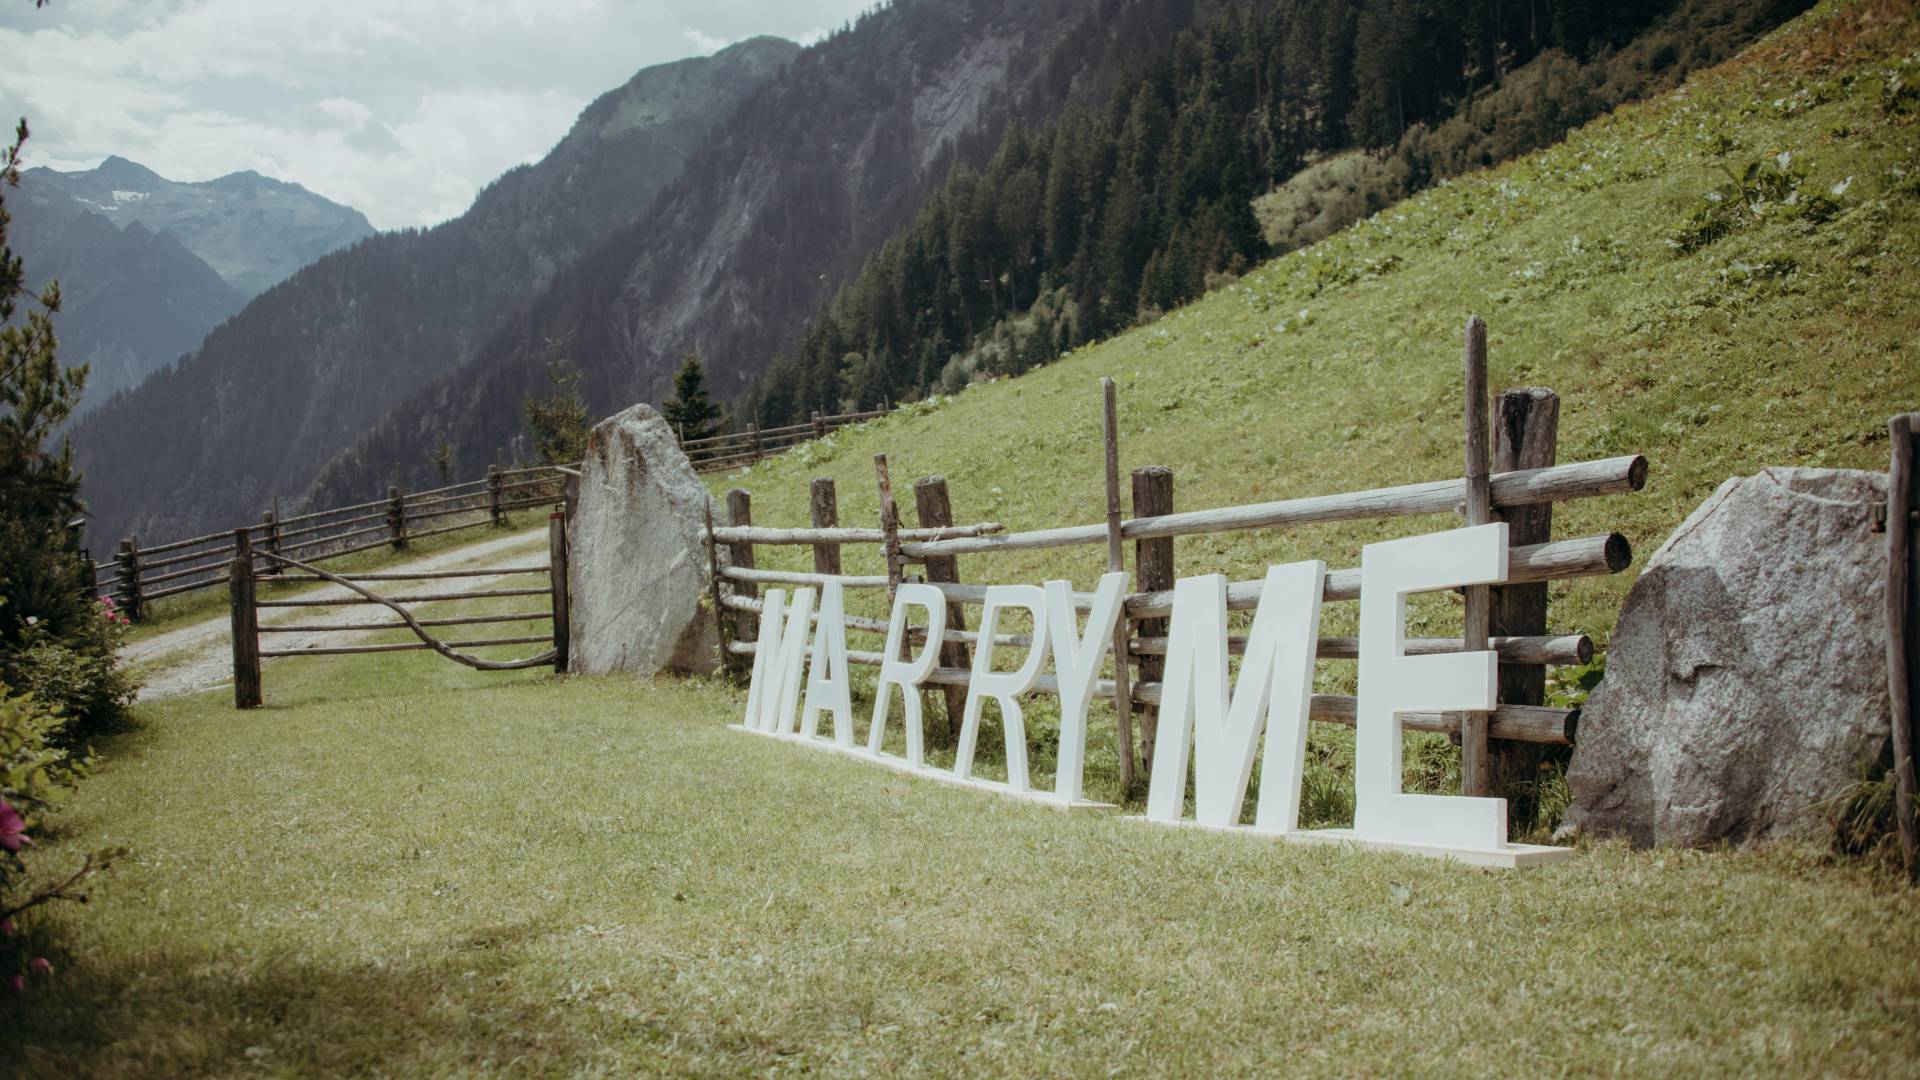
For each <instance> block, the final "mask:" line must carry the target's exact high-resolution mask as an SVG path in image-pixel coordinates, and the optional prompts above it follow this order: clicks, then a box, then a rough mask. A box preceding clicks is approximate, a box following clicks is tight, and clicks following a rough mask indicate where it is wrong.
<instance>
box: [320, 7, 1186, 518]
mask: <svg viewBox="0 0 1920 1080" xmlns="http://www.w3.org/2000/svg"><path fill="white" fill-rule="evenodd" d="M1217 6H1218V4H1217V3H1213V2H1210V0H1033V2H1029V3H1011V2H1008V0H898V2H896V3H893V4H892V5H890V6H886V7H879V8H876V9H875V10H873V11H871V12H869V13H868V14H866V15H864V16H862V17H861V18H860V19H859V20H858V21H857V22H856V23H855V24H854V25H853V26H852V27H851V28H850V29H849V30H847V31H845V32H842V33H840V34H836V35H835V36H834V37H832V38H829V39H828V40H827V41H825V42H823V43H821V44H820V45H818V46H815V47H813V48H811V49H808V50H807V51H806V52H804V53H802V54H801V56H800V58H799V59H798V60H796V61H795V62H794V64H793V65H792V67H790V68H789V69H788V70H787V71H786V72H785V73H784V74H783V75H782V76H781V77H780V78H778V79H776V80H774V81H772V82H770V83H768V84H767V85H766V86H765V87H763V88H762V89H761V90H759V91H758V92H757V93H755V94H754V95H753V97H752V98H751V99H750V100H748V101H747V102H746V103H745V104H744V105H743V106H742V107H741V108H740V109H739V110H738V111H737V112H735V113H734V114H733V116H732V117H731V118H730V119H729V120H728V121H727V123H725V124H723V125H721V126H720V127H719V128H718V129H716V131H715V132H714V134H713V137H712V139H711V140H710V141H709V142H708V144H707V145H706V146H705V147H703V148H702V150H701V151H700V153H699V154H698V155H696V156H695V158H694V159H693V161H692V162H691V163H690V164H689V165H688V167H687V169H686V172H685V174H684V175H683V176H682V177H681V179H680V180H679V182H677V183H676V184H675V185H674V186H673V187H672V188H671V189H670V190H669V191H668V192H667V193H666V194H665V195H663V197H662V198H661V200H660V202H659V204H658V205H657V206H656V207H655V208H654V209H653V211H652V212H651V213H650V214H648V215H647V216H646V217H645V218H644V219H643V220H640V221H638V222H636V223H634V224H633V225H631V226H630V227H628V228H626V229H624V230H621V231H619V232H617V233H615V234H614V235H613V236H612V237H611V238H610V239H609V240H608V241H607V242H606V243H605V244H604V245H603V246H602V247H600V248H599V249H598V250H596V251H594V252H593V253H592V254H590V255H588V256H587V257H586V258H583V259H581V260H580V261H579V262H578V263H576V264H575V265H573V266H571V267H569V268H568V269H567V270H565V271H563V272H562V273H561V274H559V275H558V276H556V277H555V279H554V280H553V281H552V282H551V283H550V284H549V285H548V286H547V287H546V288H545V289H544V290H541V291H539V292H537V293H536V294H535V295H534V296H533V298H532V299H531V300H530V302H529V303H528V304H527V305H526V306H525V307H524V308H522V309H521V310H519V311H517V312H516V313H515V314H514V315H513V316H512V317H511V319H510V320H509V321H508V322H507V324H506V325H505V326H503V327H502V328H501V329H500V330H499V331H498V332H497V333H495V334H494V335H493V336H492V337H491V339H490V340H488V341H487V342H486V343H485V345H484V346H483V347H482V348H481V349H480V350H479V351H478V354H477V356H476V359H475V360H474V362H473V363H472V364H471V365H469V366H468V367H467V368H465V369H463V370H460V371H456V372H453V373H451V374H448V375H446V376H445V377H444V378H442V379H440V380H439V381H438V382H437V383H435V384H434V385H433V386H432V387H430V388H428V389H427V390H425V391H423V392H422V393H421V394H420V395H418V396H417V397H416V398H415V399H413V400H410V401H408V402H407V403H406V404H404V405H402V406H401V407H399V408H397V409H395V410H393V411H392V413H390V414H389V415H388V416H387V418H386V419H385V420H383V421H382V422H381V424H380V425H379V426H378V427H377V428H375V429H374V430H373V431H372V432H371V433H369V434H368V435H367V437H365V438H363V439H361V440H359V441H358V442H357V443H355V444H354V445H353V447H352V448H351V449H350V450H349V451H348V452H346V453H345V454H343V455H342V456H341V457H340V458H339V460H337V461H335V462H334V463H333V464H332V465H331V466H330V467H329V468H328V470H327V472H326V475H325V476H324V477H322V478H321V480H320V482H319V483H318V484H317V485H316V487H315V489H314V492H313V496H312V497H313V499H314V501H315V502H328V501H336V500H340V499H349V498H353V497H356V496H357V495H358V494H359V493H361V492H364V491H366V490H367V489H368V488H369V487H370V486H378V485H380V484H383V483H385V481H386V478H387V477H389V476H391V475H392V474H393V471H394V469H395V468H396V466H397V467H398V468H399V469H400V471H401V475H402V476H403V477H408V478H415V479H421V480H424V479H425V477H426V476H428V475H429V466H428V464H427V453H428V451H429V449H430V448H431V447H433V446H434V445H435V444H436V443H437V442H438V441H439V440H440V439H441V438H443V437H444V438H446V439H448V440H450V441H451V442H452V443H453V444H454V445H455V446H456V447H457V448H458V454H459V457H460V459H461V460H462V461H468V462H474V461H489V460H492V459H493V457H494V455H495V454H496V453H498V452H499V451H500V450H501V448H503V447H509V446H511V445H512V444H513V442H514V440H515V439H516V437H518V436H519V435H520V433H521V432H522V431H524V429H525V422H524V420H523V419H522V416H521V411H520V405H521V401H522V399H523V398H524V396H525V395H527V394H529V393H537V392H541V391H542V390H543V388H544V383H545V364H544V361H545V359H546V357H547V356H548V354H549V352H550V346H549V342H552V341H558V340H564V341H565V346H564V349H563V351H564V353H565V355H567V356H569V357H571V358H572V359H573V360H574V361H575V362H576V363H578V365H579V366H580V368H581V369H582V371H583V373H584V376H585V378H584V383H583V386H584V390H585V392H586V395H587V399H588V402H589V404H590V405H591V406H592V409H593V411H594V412H595V413H606V412H609V411H611V410H613V409H616V408H620V407H624V406H625V405H627V404H630V403H632V402H634V401H643V400H651V401H658V400H659V399H660V398H661V397H662V396H664V395H665V394H666V393H667V392H668V384H669V381H670V379H671V377H672V374H673V371H674V369H675V368H677V367H678V366H679V363H680V359H681V355H682V354H683V353H684V352H686V351H688V350H698V351H700V352H701V353H702V354H703V355H705V356H706V357H707V359H708V372H709V375H710V378H712V380H713V382H714V386H715V389H716V391H717V393H718V394H719V395H721V396H732V395H735V394H737V393H738V392H739V391H741V390H742V389H743V388H744V387H745V386H746V385H747V382H748V380H749V379H750V378H751V377H752V376H753V375H755V374H757V373H758V372H759V371H760V370H762V369H763V368H764V367H765V366H766V364H767V362H768V361H769V360H771V359H772V358H773V357H774V356H776V355H778V354H779V352H780V351H781V350H782V349H783V348H785V347H786V346H787V345H788V344H789V343H790V342H791V341H793V340H794V339H795V337H796V335H797V334H798V333H799V332H800V330H801V328H802V326H803V324H804V320H805V318H806V316H807V314H808V313H809V312H811V311H813V310H814V309H815V308H816V307H817V306H818V305H819V304H821V303H822V302H824V301H825V300H826V299H827V298H828V297H830V296H831V295H832V294H833V291H834V290H835V289H837V288H838V287H839V286H840V285H841V284H842V283H843V282H844V281H845V280H846V279H847V278H848V276H850V275H851V274H852V273H853V272H854V271H856V270H857V269H858V268H859V266H860V264H861V262H862V260H864V259H865V258H866V257H867V256H868V255H869V254H870V253H871V252H872V251H873V250H874V249H875V248H876V247H878V245H879V244H880V242H881V241H882V240H884V239H885V237H886V236H887V235H888V234H889V233H891V232H892V231H894V230H895V229H897V228H898V227H900V226H901V225H902V224H904V223H906V222H907V221H909V220H911V219H912V216H913V214H914V213H915V212H916V211H917V210H918V208H919V207H920V205H921V203H922V201H923V200H924V198H925V197H926V194H927V193H928V192H929V191H931V190H932V189H933V188H934V187H935V186H937V185H938V184H939V183H940V182H941V181H942V180H944V179H945V177H946V176H947V174H948V172H949V171H950V167H951V165H952V163H954V162H956V161H959V162H972V163H974V164H975V165H978V164H980V163H982V162H984V161H985V160H986V158H987V157H988V156H989V155H990V154H991V153H992V149H993V146H994V145H995V144H996V143H997V142H998V141H999V139H1000V136H1001V132H1002V131H1003V130H1004V129H1005V128H1006V126H1007V124H1008V123H1009V121H1010V120H1012V119H1014V118H1021V119H1024V120H1026V121H1027V122H1030V123H1031V122H1039V121H1041V120H1044V119H1045V118H1046V117H1048V116H1051V115H1053V114H1054V113H1056V112H1057V111H1058V110H1059V109H1060V108H1061V107H1062V105H1064V103H1065V102H1066V101H1067V100H1068V99H1069V98H1070V97H1075V96H1079V97H1084V98H1086V99H1089V100H1100V99H1101V98H1102V97H1103V96H1104V94H1105V92H1106V91H1107V89H1108V87H1109V86H1110V85H1111V84H1112V82H1113V81H1114V80H1115V79H1117V78H1118V77H1119V74H1120V72H1121V70H1122V68H1123V67H1124V66H1125V65H1126V64H1127V63H1128V62H1129V61H1130V60H1132V59H1136V58H1139V57H1142V56H1145V55H1148V54H1150V53H1152V52H1154V51H1157V50H1159V49H1161V48H1163V47H1164V46H1165V43H1166V42H1167V41H1169V40H1171V38H1172V37H1173V35H1174V34H1176V33H1177V32H1178V31H1179V30H1180V29H1181V28H1183V27H1185V26H1187V25H1189V24H1190V23H1191V22H1192V20H1193V19H1194V17H1195V16H1196V12H1199V13H1205V12H1207V11H1210V10H1212V9H1214V8H1216V7H1217Z"/></svg>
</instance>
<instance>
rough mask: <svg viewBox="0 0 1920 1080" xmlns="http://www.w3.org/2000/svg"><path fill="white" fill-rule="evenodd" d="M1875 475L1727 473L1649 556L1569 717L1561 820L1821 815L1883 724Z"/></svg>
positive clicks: (1758, 820)
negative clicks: (1582, 701) (1569, 795)
mask: <svg viewBox="0 0 1920 1080" xmlns="http://www.w3.org/2000/svg"><path fill="white" fill-rule="evenodd" d="M1885 499H1886V477H1885V476H1884V475H1882V474H1880V473H1871V472H1856V471H1852V470H1841V469H1785V468H1782V469H1767V470H1765V471H1763V472H1761V473H1760V474H1759V475H1758V476H1749V477H1735V478H1734V479H1731V480H1728V481H1727V482H1726V483H1725V484H1722V485H1721V486H1720V490H1718V491H1716V492H1714V494H1713V496H1712V497H1711V498H1709V499H1708V500H1707V501H1706V502H1704V503H1702V504H1701V505H1700V508H1699V509H1697V510H1695V511H1694V512H1693V514H1692V515H1691V516H1690V517H1688V518H1687V520H1686V522H1685V523H1684V524H1683V525H1681V526H1680V528H1679V529H1678V530H1677V531H1675V532H1674V534H1673V536H1672V537H1670V538H1669V539H1668V540H1667V542H1666V543H1665V544H1664V545H1662V546H1661V548H1660V550H1659V551H1657V552H1655V553H1654V555H1653V558H1652V559H1650V560H1648V562H1647V567H1646V570H1645V572H1644V573H1642V574H1641V576H1640V580H1639V581H1638V582H1637V583H1636V584H1635V585H1634V587H1633V591H1632V592H1631V593H1629V594H1628V596H1627V602H1626V605H1625V607H1624V608H1623V609H1622V610H1621V612H1620V622H1619V625H1618V627H1617V628H1616V629H1615V631H1614V636H1613V644H1612V649H1611V651H1610V653H1609V655H1608V658H1607V677H1606V679H1605V680H1604V681H1602V682H1601V684H1600V685H1599V687H1597V688H1596V689H1595V690H1594V694H1593V697H1592V700H1590V701H1589V702H1588V704H1587V708H1586V710H1585V712H1584V713H1583V714H1582V715H1581V718H1580V730H1579V737H1578V739H1577V741H1576V744H1575V746H1574V751H1573V761H1572V764H1571V765H1570V767H1569V768H1568V771H1567V784H1568V786H1569V787H1570V788H1571V789H1572V792H1573V805H1572V806H1571V807H1570V808H1569V810H1568V813H1567V824H1568V825H1569V826H1570V827H1572V828H1574V829H1580V830H1586V831H1590V832H1594V833H1599V834H1609V835H1620V836H1625V837H1627V838H1629V839H1630V840H1632V841H1633V842H1634V843H1635V844H1639V845H1648V844H1676V845H1704V844H1712V843H1715V842H1719V841H1723V840H1724V841H1733V842H1744V841H1755V840H1766V839H1772V838H1778V837H1783V836H1788V835H1794V834H1797V833H1801V832H1802V831H1803V830H1808V831H1810V830H1812V829H1814V828H1817V825H1818V821H1819V818H1820V808H1819V806H1818V804H1820V803H1822V802H1823V801H1826V800H1830V799H1831V798H1833V796H1834V795H1835V794H1836V793H1838V792H1839V791H1840V790H1841V789H1842V788H1843V787H1844V786H1845V785H1846V784H1847V783H1849V782H1850V781H1853V780H1856V779H1858V778H1859V776H1860V770H1861V765H1862V763H1863V762H1864V761H1866V760H1868V759H1871V758H1873V757H1875V756H1876V755H1878V754H1879V753H1880V752H1881V749H1882V747H1884V746H1885V744H1886V740H1887V733H1888V731H1889V725H1890V720H1889V710H1888V704H1887V668H1886V662H1887V653H1886V626H1885V619H1886V608H1885V600H1884V597H1885V594H1886V572H1887V570H1886V544H1885V538H1884V537H1883V536H1880V535H1877V534H1875V533H1874V532H1873V530H1872V516H1871V510H1872V506H1873V504H1874V503H1884V502H1885Z"/></svg>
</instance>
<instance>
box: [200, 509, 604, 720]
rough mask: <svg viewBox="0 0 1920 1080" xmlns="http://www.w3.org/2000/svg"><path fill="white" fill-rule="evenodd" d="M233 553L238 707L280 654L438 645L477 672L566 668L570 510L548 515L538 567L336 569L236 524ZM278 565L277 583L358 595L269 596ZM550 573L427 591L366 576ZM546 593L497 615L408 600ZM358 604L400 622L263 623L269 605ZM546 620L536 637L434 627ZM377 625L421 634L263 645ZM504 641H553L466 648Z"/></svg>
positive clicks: (258, 699)
mask: <svg viewBox="0 0 1920 1080" xmlns="http://www.w3.org/2000/svg"><path fill="white" fill-rule="evenodd" d="M233 543H234V557H233V562H232V565H231V567H230V570H229V574H228V578H229V587H230V589H231V597H232V615H233V704H234V707H235V708H239V709H254V708H258V707H260V705H261V704H262V692H261V665H262V663H263V662H264V661H266V660H268V659H272V658H276V657H289V656H357V655H361V654H366V653H389V652H410V651H414V650H421V649H431V650H433V651H434V652H437V653H439V654H440V655H441V656H444V657H446V658H447V659H448V660H451V661H453V662H454V663H456V664H463V665H465V666H467V667H470V668H473V669H475V670H477V671H516V670H520V669H523V668H534V667H544V666H546V665H548V664H551V665H553V669H554V670H555V671H561V672H564V671H565V670H566V669H567V616H568V608H567V599H568V598H567V530H566V518H565V515H564V514H562V513H561V512H559V511H555V512H554V513H553V514H552V515H550V517H549V518H548V522H547V553H548V557H547V562H546V563H545V564H544V565H535V566H501V567H488V568H484V569H473V570H432V571H415V572H413V573H407V572H404V571H396V572H388V573H376V572H368V573H345V574H336V573H332V572H330V571H326V570H322V569H320V568H319V567H317V566H313V565H311V564H309V563H305V562H301V561H299V560H298V559H293V558H289V557H287V556H285V555H281V554H278V553H276V552H272V551H263V550H261V549H258V548H256V547H254V546H253V544H252V542H251V540H250V539H249V537H248V534H247V530H246V529H236V530H235V531H234V538H233ZM268 571H271V572H272V577H271V579H270V580H271V581H272V582H273V583H274V584H276V585H286V584H292V583H309V582H311V583H331V584H334V585H338V586H340V587H341V588H343V589H346V590H347V591H348V592H350V593H352V594H353V595H351V596H345V597H341V596H329V597H315V596H296V597H290V598H285V599H272V600H262V599H260V598H259V596H258V588H259V584H260V581H261V580H262V575H263V573H265V572H268ZM535 574H544V575H546V577H547V583H546V584H545V585H544V586H541V587H538V588H501V589H478V590H468V591H463V592H446V593H438V594H430V595H421V596H407V595H395V596H387V595H381V594H380V593H377V592H375V591H374V590H373V589H370V588H368V587H367V585H366V584H364V583H369V582H372V583H381V582H412V581H428V580H447V579H457V578H491V577H513V576H517V575H535ZM536 596H544V597H546V598H547V599H548V603H547V605H546V606H545V609H544V610H533V611H513V612H505V613H501V614H495V615H463V616H457V617H446V618H421V617H419V616H417V615H415V614H414V612H413V611H412V610H410V608H409V607H408V605H411V604H425V603H440V602H442V601H448V600H486V599H496V598H505V597H536ZM351 604H375V605H379V606H381V607H385V608H387V609H388V610H389V611H391V612H393V614H394V615H396V616H398V618H397V619H395V620H393V621H383V622H373V621H366V622H351V623H340V624H333V625H326V624H323V625H301V624H276V625H270V626H262V625H260V610H261V609H262V608H329V607H338V606H340V605H351ZM530 620H543V621H547V622H549V623H550V629H549V630H548V632H547V633H546V634H543V635H540V636H535V637H497V638H485V637H482V638H473V639H469V640H464V641H444V640H442V639H440V638H439V637H436V636H435V635H434V634H433V633H432V632H430V631H429V629H428V628H429V627H455V626H458V627H469V626H483V625H486V624H499V623H521V622H528V621H530ZM378 630H408V631H411V632H412V633H413V635H414V636H415V637H416V638H418V639H419V640H418V641H412V642H399V643H393V644H377V645H347V644H342V645H326V646H321V647H317V648H306V649H272V648H265V649H263V648H261V644H260V643H261V638H262V636H263V635H264V636H268V637H271V636H273V635H276V634H302V633H304V634H315V633H325V634H333V633H355V634H358V633H365V632H368V631H378ZM500 645H546V646H548V648H547V650H546V651H544V652H541V653H539V654H537V655H534V656H528V657H525V658H522V659H518V660H486V659H482V658H480V657H477V656H472V655H470V654H468V653H466V652H463V651H462V650H465V649H477V648H486V647H490V646H500Z"/></svg>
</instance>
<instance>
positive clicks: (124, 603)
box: [114, 536, 146, 619]
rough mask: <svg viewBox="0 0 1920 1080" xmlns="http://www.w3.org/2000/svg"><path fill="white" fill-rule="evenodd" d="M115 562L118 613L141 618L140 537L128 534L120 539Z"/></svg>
mask: <svg viewBox="0 0 1920 1080" xmlns="http://www.w3.org/2000/svg"><path fill="white" fill-rule="evenodd" d="M115 562H116V566H115V568H114V591H116V592H118V593H119V594H120V596H119V599H118V601H116V602H117V603H118V604H119V605H120V613H121V614H122V615H125V616H126V617H127V618H129V619H138V618H141V617H142V616H143V615H145V614H146V612H145V611H144V610H143V608H144V605H142V604H141V602H140V538H139V537H137V536H129V537H127V538H126V539H124V540H122V541H120V553H119V556H118V557H117V558H116V560H115Z"/></svg>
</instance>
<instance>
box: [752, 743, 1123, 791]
mask: <svg viewBox="0 0 1920 1080" xmlns="http://www.w3.org/2000/svg"><path fill="white" fill-rule="evenodd" d="M727 727H728V728H729V729H730V730H733V731H744V732H746V733H747V734H749V735H758V736H760V737H761V738H763V739H774V740H777V741H779V742H783V743H791V744H793V745H795V746H805V747H809V748H811V749H814V750H825V751H827V752H828V753H832V754H839V755H841V756H842V757H850V758H853V759H855V760H856V761H861V762H865V763H866V764H869V765H878V766H880V767H881V768H883V769H891V770H893V771H894V772H897V773H905V774H906V775H908V776H917V777H919V778H920V779H922V780H933V781H936V782H938V783H942V784H949V785H952V786H954V787H963V788H971V789H972V790H974V791H987V792H992V793H993V794H995V795H1002V796H1005V797H1007V798H1010V799H1019V800H1020V801H1022V802H1029V803H1033V804H1034V805H1036V806H1046V807H1051V808H1053V809H1055V810H1118V809H1119V807H1118V806H1115V805H1114V804H1113V803H1103V802H1094V801H1092V800H1090V799H1078V800H1075V801H1073V802H1067V801H1066V800H1064V799H1061V798H1060V797H1059V796H1057V795H1055V794H1054V793H1053V792H1051V791H1016V790H1014V789H1013V788H1011V787H1008V786H1007V785H1006V784H1004V783H1002V782H1001V781H998V780H983V779H981V778H979V777H967V778H965V779H962V778H961V777H958V776H955V775H954V774H953V773H952V772H951V771H950V770H947V769H936V768H932V767H930V766H924V765H923V766H921V767H919V768H915V767H914V766H913V765H912V764H911V763H909V762H908V761H907V759H905V758H900V757H894V756H893V755H891V754H878V755H875V754H869V753H867V750H866V747H864V746H841V745H840V744H839V743H836V742H833V741H831V740H829V739H825V738H820V737H817V736H816V737H814V738H811V739H809V738H804V737H802V736H800V735H798V734H792V735H790V734H787V733H786V732H782V731H763V730H761V729H760V728H750V727H748V726H746V725H745V724H728V725H727Z"/></svg>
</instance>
